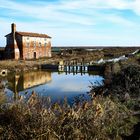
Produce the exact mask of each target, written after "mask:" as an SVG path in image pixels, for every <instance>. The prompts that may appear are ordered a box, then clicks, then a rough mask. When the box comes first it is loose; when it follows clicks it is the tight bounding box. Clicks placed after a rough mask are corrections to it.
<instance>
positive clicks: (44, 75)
mask: <svg viewBox="0 0 140 140" xmlns="http://www.w3.org/2000/svg"><path fill="white" fill-rule="evenodd" d="M7 80H8V89H10V90H11V91H12V92H13V93H14V94H15V95H14V98H17V96H18V92H20V91H24V90H26V89H30V88H32V87H36V86H39V85H42V84H45V83H49V82H51V80H52V78H51V72H46V71H32V72H23V73H22V74H19V75H17V74H16V75H13V76H8V79H7Z"/></svg>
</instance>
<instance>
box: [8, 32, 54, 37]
mask: <svg viewBox="0 0 140 140" xmlns="http://www.w3.org/2000/svg"><path fill="white" fill-rule="evenodd" d="M16 33H17V34H19V35H21V36H30V37H42V38H51V37H50V36H48V35H46V34H39V33H31V32H16ZM11 34H12V33H10V34H7V35H6V36H8V35H11ZM6 36H5V37H6Z"/></svg>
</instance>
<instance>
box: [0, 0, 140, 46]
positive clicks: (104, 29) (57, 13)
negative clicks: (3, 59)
mask: <svg viewBox="0 0 140 140" xmlns="http://www.w3.org/2000/svg"><path fill="white" fill-rule="evenodd" d="M0 10H1V13H0V17H1V18H0V21H1V22H0V26H1V27H3V29H2V32H1V33H0V35H3V34H6V33H7V31H9V30H10V24H11V22H16V24H17V28H18V30H22V31H32V32H43V33H48V34H49V35H51V36H52V37H53V44H54V45H63V44H68V43H69V45H71V44H75V45H77V44H78V45H86V43H87V44H91V45H96V44H98V45H99V44H103V43H105V44H112V45H113V44H117V43H118V45H119V44H120V45H121V44H124V42H125V43H126V41H125V40H126V39H125V38H124V37H122V38H120V37H117V36H116V35H115V34H114V33H116V32H117V33H118V32H119V33H120V34H122V32H123V31H124V33H125V31H127V38H128V39H129V40H130V41H131V42H133V41H134V42H137V44H138V43H140V42H139V41H136V38H138V36H139V33H138V30H139V22H140V0H86V1H84V0H74V1H73V0H67V1H66V0H53V2H51V1H44V0H43V1H42V0H36V1H33V0H31V1H28V2H25V1H23V0H16V1H15V0H1V1H0ZM2 11H4V12H2ZM128 11H129V12H128ZM7 28H8V29H7ZM1 38H2V37H1ZM118 38H120V40H121V41H118V40H119V39H118ZM1 40H4V39H1ZM123 40H124V41H123ZM130 41H129V42H130ZM3 42H4V41H3ZM80 43H81V44H80ZM1 44H3V43H1Z"/></svg>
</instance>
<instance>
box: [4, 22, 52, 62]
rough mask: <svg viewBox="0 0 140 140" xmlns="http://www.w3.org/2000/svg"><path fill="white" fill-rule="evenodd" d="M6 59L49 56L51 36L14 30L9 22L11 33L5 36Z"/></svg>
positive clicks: (14, 25)
mask: <svg viewBox="0 0 140 140" xmlns="http://www.w3.org/2000/svg"><path fill="white" fill-rule="evenodd" d="M5 37H6V47H5V58H6V59H38V58H41V57H51V37H50V36H48V35H46V34H38V33H30V32H19V31H16V24H14V23H13V24H11V33H10V34H7V35H6V36H5Z"/></svg>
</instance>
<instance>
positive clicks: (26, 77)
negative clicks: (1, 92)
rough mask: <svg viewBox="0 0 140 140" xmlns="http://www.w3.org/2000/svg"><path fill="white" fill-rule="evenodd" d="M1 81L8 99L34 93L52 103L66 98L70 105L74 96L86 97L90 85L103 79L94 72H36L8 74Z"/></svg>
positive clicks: (96, 83) (25, 96)
mask: <svg viewBox="0 0 140 140" xmlns="http://www.w3.org/2000/svg"><path fill="white" fill-rule="evenodd" d="M2 81H3V82H4V83H5V94H6V95H7V97H8V98H10V99H17V98H18V97H19V96H23V97H24V98H27V97H29V96H30V95H31V93H32V91H35V92H36V93H37V94H38V95H39V96H42V97H45V96H49V97H51V100H52V101H53V102H54V101H58V100H59V101H60V100H63V99H64V97H66V98H67V100H68V102H69V103H70V104H71V103H72V102H73V99H74V98H75V97H76V96H79V95H85V96H86V95H87V92H89V91H90V88H89V86H90V85H91V83H93V85H98V84H102V82H103V77H102V76H101V75H99V74H98V73H94V72H93V73H77V74H74V73H65V72H50V71H42V70H38V71H31V72H23V73H21V74H8V75H7V76H6V77H3V78H2Z"/></svg>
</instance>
